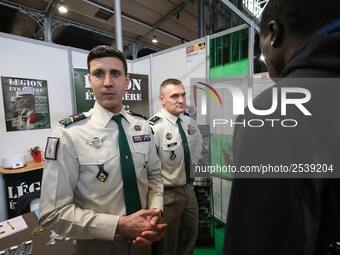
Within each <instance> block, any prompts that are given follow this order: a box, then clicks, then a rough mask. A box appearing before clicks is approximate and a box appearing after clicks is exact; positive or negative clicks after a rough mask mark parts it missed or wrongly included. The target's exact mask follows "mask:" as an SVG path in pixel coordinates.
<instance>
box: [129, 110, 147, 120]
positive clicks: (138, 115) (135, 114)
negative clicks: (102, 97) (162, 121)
mask: <svg viewBox="0 0 340 255" xmlns="http://www.w3.org/2000/svg"><path fill="white" fill-rule="evenodd" d="M127 113H129V114H131V115H132V116H137V117H141V118H143V119H145V120H147V118H146V117H145V116H143V115H141V114H138V113H135V112H131V111H127Z"/></svg>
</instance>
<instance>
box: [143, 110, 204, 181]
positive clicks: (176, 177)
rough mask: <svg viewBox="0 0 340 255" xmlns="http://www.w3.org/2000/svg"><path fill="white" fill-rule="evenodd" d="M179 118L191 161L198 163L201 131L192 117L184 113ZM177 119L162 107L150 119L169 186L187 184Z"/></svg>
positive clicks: (164, 176) (163, 172)
mask: <svg viewBox="0 0 340 255" xmlns="http://www.w3.org/2000/svg"><path fill="white" fill-rule="evenodd" d="M179 118H180V119H181V120H182V121H181V125H182V128H183V130H184V132H185V135H186V137H187V140H188V145H189V150H190V156H191V161H192V163H193V164H197V163H198V160H199V159H200V157H201V152H202V144H203V141H202V136H201V133H200V131H199V129H198V127H197V125H196V123H195V121H194V120H193V119H192V118H190V117H189V116H187V115H184V114H181V115H180V116H179ZM177 119H178V117H176V116H174V115H172V114H171V113H169V112H167V111H166V110H164V109H162V110H160V111H159V112H158V113H157V114H156V115H154V116H153V117H152V118H151V119H150V120H149V121H150V125H151V126H152V129H153V131H154V138H155V144H156V147H157V152H158V156H159V158H160V160H161V162H162V166H161V172H162V176H163V183H164V186H167V187H176V186H181V185H185V184H186V174H185V164H184V151H183V145H182V138H181V135H180V133H179V129H178V125H177V123H176V122H177ZM173 155H175V157H174V156H173Z"/></svg>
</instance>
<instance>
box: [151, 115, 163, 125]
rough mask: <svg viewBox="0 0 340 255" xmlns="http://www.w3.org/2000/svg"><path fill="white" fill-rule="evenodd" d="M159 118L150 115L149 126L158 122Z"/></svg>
mask: <svg viewBox="0 0 340 255" xmlns="http://www.w3.org/2000/svg"><path fill="white" fill-rule="evenodd" d="M160 119H161V118H160V117H158V116H154V117H152V118H151V119H149V124H150V125H151V126H153V125H154V124H156V122H158V121H159V120H160Z"/></svg>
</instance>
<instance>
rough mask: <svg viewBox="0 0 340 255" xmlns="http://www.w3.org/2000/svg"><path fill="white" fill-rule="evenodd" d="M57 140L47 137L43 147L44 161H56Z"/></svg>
mask: <svg viewBox="0 0 340 255" xmlns="http://www.w3.org/2000/svg"><path fill="white" fill-rule="evenodd" d="M58 145H59V138H58V137H47V142H46V147H45V155H44V156H45V159H52V160H57V152H58Z"/></svg>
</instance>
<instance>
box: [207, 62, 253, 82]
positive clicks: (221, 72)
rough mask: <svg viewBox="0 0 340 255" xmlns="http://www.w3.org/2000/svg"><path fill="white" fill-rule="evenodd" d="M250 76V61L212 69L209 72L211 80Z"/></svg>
mask: <svg viewBox="0 0 340 255" xmlns="http://www.w3.org/2000/svg"><path fill="white" fill-rule="evenodd" d="M247 74H248V59H242V60H239V61H237V62H233V63H230V64H226V65H222V66H216V67H211V68H210V70H209V77H210V78H223V77H232V76H241V75H247Z"/></svg>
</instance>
